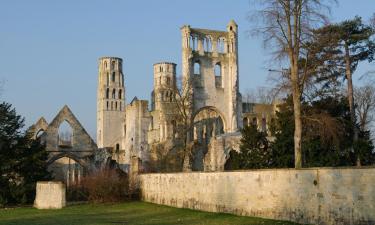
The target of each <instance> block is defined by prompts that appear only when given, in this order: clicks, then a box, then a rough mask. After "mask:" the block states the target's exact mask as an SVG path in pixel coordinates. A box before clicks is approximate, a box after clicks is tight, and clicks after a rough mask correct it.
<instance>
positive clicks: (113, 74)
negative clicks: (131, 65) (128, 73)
mask: <svg viewBox="0 0 375 225" xmlns="http://www.w3.org/2000/svg"><path fill="white" fill-rule="evenodd" d="M115 81H116V72H112V82H115Z"/></svg>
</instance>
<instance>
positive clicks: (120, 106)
mask: <svg viewBox="0 0 375 225" xmlns="http://www.w3.org/2000/svg"><path fill="white" fill-rule="evenodd" d="M121 108H122V103H121V102H120V111H121Z"/></svg>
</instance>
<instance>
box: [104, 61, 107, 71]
mask: <svg viewBox="0 0 375 225" xmlns="http://www.w3.org/2000/svg"><path fill="white" fill-rule="evenodd" d="M104 68H106V69H107V61H104Z"/></svg>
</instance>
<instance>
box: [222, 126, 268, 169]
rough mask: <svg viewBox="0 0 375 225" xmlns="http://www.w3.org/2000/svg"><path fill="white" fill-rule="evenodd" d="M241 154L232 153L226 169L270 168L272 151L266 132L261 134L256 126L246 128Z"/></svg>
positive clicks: (243, 134)
mask: <svg viewBox="0 0 375 225" xmlns="http://www.w3.org/2000/svg"><path fill="white" fill-rule="evenodd" d="M241 133H242V138H241V145H240V152H236V151H231V152H230V158H229V159H228V161H227V163H226V165H225V169H226V170H235V169H258V168H268V167H269V164H270V159H271V155H270V149H269V147H268V145H269V143H268V140H267V134H266V133H265V132H259V131H258V129H257V127H256V126H255V125H250V126H245V127H244V128H243V129H242V130H241Z"/></svg>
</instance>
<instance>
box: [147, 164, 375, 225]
mask: <svg viewBox="0 0 375 225" xmlns="http://www.w3.org/2000/svg"><path fill="white" fill-rule="evenodd" d="M140 182H141V183H140V185H141V192H142V199H143V200H144V201H147V202H153V203H157V204H164V205H170V206H175V207H183V208H191V209H198V210H203V211H211V212H226V213H234V214H238V215H248V216H257V217H264V218H273V219H279V220H291V221H295V222H299V223H308V224H375V185H374V184H375V168H311V169H300V170H296V169H270V170H254V171H239V172H211V173H207V172H206V173H205V172H195V173H168V174H143V175H141V176H140Z"/></svg>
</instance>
